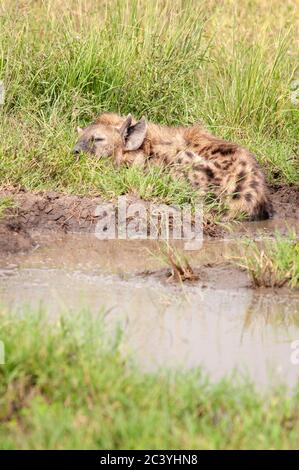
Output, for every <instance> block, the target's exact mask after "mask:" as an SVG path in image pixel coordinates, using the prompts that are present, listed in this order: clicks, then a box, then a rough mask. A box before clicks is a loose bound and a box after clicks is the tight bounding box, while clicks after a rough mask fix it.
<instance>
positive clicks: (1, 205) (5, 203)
mask: <svg viewBox="0 0 299 470" xmlns="http://www.w3.org/2000/svg"><path fill="white" fill-rule="evenodd" d="M11 207H14V201H13V199H12V198H11V197H1V198H0V219H1V218H2V217H3V216H4V213H5V211H6V210H7V209H9V208H11Z"/></svg>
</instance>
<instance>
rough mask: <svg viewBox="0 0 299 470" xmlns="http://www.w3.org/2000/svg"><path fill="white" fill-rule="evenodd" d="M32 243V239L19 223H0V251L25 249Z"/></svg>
mask: <svg viewBox="0 0 299 470" xmlns="http://www.w3.org/2000/svg"><path fill="white" fill-rule="evenodd" d="M34 245H35V242H34V240H33V239H32V237H31V236H30V234H29V233H28V232H27V230H26V229H25V228H24V227H23V226H22V225H21V224H20V223H18V222H16V221H15V222H14V221H11V222H6V221H4V222H2V223H0V253H8V252H12V253H16V252H18V251H27V250H30V249H31V248H32V247H33V246H34Z"/></svg>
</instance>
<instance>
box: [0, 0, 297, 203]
mask: <svg viewBox="0 0 299 470" xmlns="http://www.w3.org/2000/svg"><path fill="white" fill-rule="evenodd" d="M298 19H299V13H298V8H297V2H296V1H295V0H286V1H282V0H275V6H273V8H272V9H271V11H269V9H268V2H266V1H258V0H253V1H252V0H246V1H244V2H233V1H228V2H217V1H214V0H203V1H202V2H198V1H196V0H187V1H186V0H184V1H182V0H166V1H164V2H161V1H158V0H157V1H156V0H154V1H151V2H148V1H146V0H138V1H137V0H128V1H126V2H123V1H120V0H111V1H106V0H102V1H100V0H99V1H98V2H94V1H91V0H85V1H84V2H81V1H78V0H71V1H70V2H68V6H67V7H66V6H65V2H62V1H61V0H51V1H50V2H19V1H16V0H2V1H1V2H0V80H3V81H4V84H5V88H6V95H5V104H4V105H3V106H1V107H0V133H1V137H2V138H1V142H0V187H4V186H5V187H6V186H7V185H14V186H17V187H19V186H21V187H25V188H27V189H29V190H41V189H51V190H58V191H62V192H66V193H79V194H100V195H102V196H103V197H105V198H108V199H109V198H111V197H114V196H115V195H118V194H123V193H124V191H126V190H127V189H128V190H129V191H131V190H132V191H133V192H134V193H135V194H136V195H139V196H140V197H145V198H148V199H150V198H158V199H159V200H161V201H163V202H167V203H175V204H177V203H179V204H182V203H184V202H186V201H188V202H190V197H191V200H192V198H193V196H194V195H192V194H191V195H190V191H191V190H190V188H189V187H188V185H187V183H186V184H185V185H182V184H181V183H176V182H173V181H172V179H171V178H169V177H168V176H166V177H164V176H161V174H155V175H153V174H151V175H149V176H146V177H144V176H143V173H142V172H141V171H139V172H138V170H135V169H134V170H131V169H128V170H125V169H122V170H120V171H118V170H116V169H115V168H113V167H112V166H111V165H108V164H106V162H103V163H95V162H94V161H92V159H90V160H89V161H87V160H82V161H81V162H79V163H78V162H75V161H74V160H73V159H72V156H71V155H70V150H71V148H72V146H73V144H74V142H75V140H76V134H75V129H76V126H77V125H78V124H79V125H84V124H86V123H89V122H90V121H91V119H92V118H93V117H94V116H95V115H96V114H97V113H99V112H101V111H103V110H105V111H116V112H119V113H122V114H126V113H128V112H131V113H133V114H135V115H136V116H137V117H140V116H141V115H143V114H144V115H146V116H147V118H148V119H150V120H153V121H155V122H159V123H162V124H171V125H176V124H181V123H183V124H188V123H194V122H196V121H198V120H201V121H203V122H204V123H205V124H206V125H207V126H208V128H209V129H210V130H212V131H213V132H215V133H216V134H218V135H220V136H222V137H224V138H228V139H233V140H235V141H237V142H239V143H241V144H244V145H246V146H247V147H248V148H249V149H251V150H252V151H254V152H256V154H257V156H258V158H259V160H260V162H261V164H262V165H263V167H264V168H265V170H266V173H267V176H268V180H269V181H271V182H279V183H287V184H296V183H298V175H299V172H298V132H299V107H298V106H296V105H295V104H292V103H291V100H290V93H291V83H292V81H293V80H294V79H296V78H298V73H299V70H298V63H299V60H298V59H299V53H298V47H296V46H297V43H296V37H297V36H298ZM178 192H181V193H182V196H178ZM191 193H192V191H191Z"/></svg>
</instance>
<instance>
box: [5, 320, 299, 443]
mask: <svg viewBox="0 0 299 470" xmlns="http://www.w3.org/2000/svg"><path fill="white" fill-rule="evenodd" d="M3 313H5V312H3ZM0 326H1V339H2V340H3V341H4V342H5V353H6V364H5V365H2V366H0V423H1V425H0V447H1V448H2V449H28V448H29V449H78V448H84V449H136V448H139V449H148V448H151V449H174V448H177V449H219V448H220V449H228V448H235V449H244V448H249V449H252V448H256V449H264V448H265V449H270V448H274V449H275V448H276V449H279V448H282V449H289V448H293V449H295V448H297V447H298V440H299V421H298V419H297V417H298V401H297V399H296V397H295V396H294V397H291V396H289V397H288V398H286V397H285V395H284V393H283V391H282V390H271V391H269V392H268V394H267V395H266V396H261V395H260V394H258V393H257V392H256V391H255V390H254V389H253V387H251V386H249V385H248V384H247V383H246V384H244V385H242V384H239V385H237V384H236V383H235V384H233V382H232V381H230V380H225V381H222V382H220V383H218V384H213V385H212V384H209V383H208V381H207V380H206V379H204V378H203V376H202V374H200V373H199V372H198V371H197V372H189V373H182V372H180V373H177V374H176V375H172V374H168V373H166V372H165V373H160V374H159V375H158V374H148V375H144V374H142V373H141V372H138V371H137V370H136V369H135V368H134V366H132V363H131V361H130V360H128V359H127V358H125V357H124V356H123V355H122V354H121V350H122V349H123V348H121V341H122V339H121V337H118V339H117V340H115V341H110V345H109V341H108V339H107V336H105V334H104V331H103V328H102V322H101V321H99V320H95V319H94V318H92V317H91V316H89V315H87V314H86V312H84V315H80V316H79V315H75V316H72V317H64V318H63V319H62V320H60V321H58V322H56V323H55V324H53V323H52V324H48V323H47V320H46V319H44V318H43V317H42V316H41V315H39V316H37V315H35V314H33V313H29V312H26V315H24V316H19V317H16V316H14V315H9V314H8V313H7V312H6V313H5V314H4V315H2V316H1V317H0ZM211 347H212V345H211ZM228 430H229V432H228Z"/></svg>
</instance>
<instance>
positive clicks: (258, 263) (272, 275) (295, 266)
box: [233, 231, 299, 287]
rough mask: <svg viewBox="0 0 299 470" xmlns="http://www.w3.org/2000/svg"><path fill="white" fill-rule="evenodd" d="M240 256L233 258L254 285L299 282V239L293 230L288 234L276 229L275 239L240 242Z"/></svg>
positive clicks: (263, 285)
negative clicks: (285, 234)
mask: <svg viewBox="0 0 299 470" xmlns="http://www.w3.org/2000/svg"><path fill="white" fill-rule="evenodd" d="M242 246H243V248H245V249H244V251H243V252H242V256H240V257H237V258H233V261H234V262H235V263H236V264H237V265H238V266H239V267H241V268H243V269H246V271H247V272H248V273H249V275H250V276H251V279H252V281H253V284H254V286H255V287H282V286H284V285H288V286H290V287H297V286H298V285H299V242H298V239H297V235H296V232H295V231H289V234H288V236H287V237H284V236H282V235H281V234H279V233H278V232H277V233H276V234H275V239H274V240H271V239H270V240H264V241H263V242H262V243H256V242H255V241H252V240H245V242H243V245H242Z"/></svg>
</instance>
